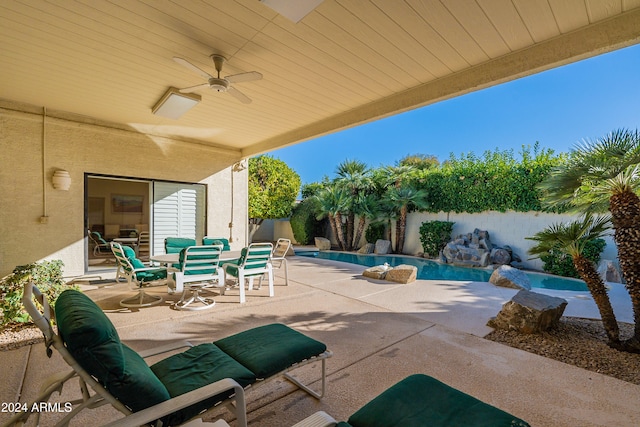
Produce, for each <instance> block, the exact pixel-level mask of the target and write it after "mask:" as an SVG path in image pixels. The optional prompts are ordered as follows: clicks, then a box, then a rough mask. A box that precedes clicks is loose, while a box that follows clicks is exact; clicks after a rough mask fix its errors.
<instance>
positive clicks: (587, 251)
mask: <svg viewBox="0 0 640 427" xmlns="http://www.w3.org/2000/svg"><path fill="white" fill-rule="evenodd" d="M606 245H607V243H606V242H605V241H604V239H593V240H589V241H588V242H587V243H586V244H585V246H584V251H583V252H582V253H583V255H584V257H585V258H587V259H588V260H590V261H591V262H593V263H594V264H595V265H598V263H599V262H600V255H601V254H602V251H603V250H604V247H605V246H606ZM540 260H541V261H542V262H543V263H544V264H543V266H542V269H543V270H544V271H546V272H547V273H551V274H555V275H556V276H564V277H575V278H577V279H579V278H580V275H579V274H578V272H577V271H576V269H575V267H574V266H573V259H572V258H571V256H570V255H567V254H566V253H564V252H560V251H558V250H551V251H549V254H548V255H544V256H541V257H540Z"/></svg>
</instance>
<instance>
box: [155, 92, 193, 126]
mask: <svg viewBox="0 0 640 427" xmlns="http://www.w3.org/2000/svg"><path fill="white" fill-rule="evenodd" d="M201 100H202V97H201V96H200V95H198V94H197V93H180V90H179V89H178V88H175V87H170V88H169V89H168V90H167V91H166V92H165V94H164V95H162V98H160V100H159V101H158V102H157V103H156V105H154V106H153V108H152V109H151V112H152V113H153V114H155V115H156V116H161V117H166V118H168V119H173V120H177V119H179V118H180V117H182V115H183V114H185V113H186V112H187V111H189V110H190V109H192V108H193V107H195V106H196V105H197V104H198V102H200V101H201Z"/></svg>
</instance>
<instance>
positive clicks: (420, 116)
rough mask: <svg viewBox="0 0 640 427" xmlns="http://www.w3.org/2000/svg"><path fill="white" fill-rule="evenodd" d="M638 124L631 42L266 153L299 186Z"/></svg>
mask: <svg viewBox="0 0 640 427" xmlns="http://www.w3.org/2000/svg"><path fill="white" fill-rule="evenodd" d="M619 128H629V129H636V128H640V46H638V45H636V46H632V47H629V48H625V49H622V50H618V51H615V52H611V53H608V54H605V55H600V56H597V57H595V58H590V59H586V60H584V61H580V62H577V63H574V64H570V65H566V66H564V67H561V68H556V69H553V70H549V71H545V72H543V73H539V74H535V75H533V76H529V77H525V78H521V79H519V80H515V81H512V82H509V83H505V84H502V85H499V86H495V87H491V88H488V89H484V90H482V91H478V92H473V93H470V94H468V95H464V96H461V97H457V98H454V99H450V100H447V101H443V102H439V103H437V104H433V105H429V106H426V107H423V108H420V109H416V110H413V111H410V112H406V113H403V114H399V115H396V116H393V117H388V118H386V119H382V120H378V121H376V122H372V123H369V124H366V125H362V126H358V127H355V128H352V129H348V130H344V131H341V132H336V133H333V134H331V135H326V136H323V137H320V138H317V139H313V140H310V141H306V142H302V143H299V144H296V145H293V146H290V147H286V148H282V149H280V150H276V151H272V152H271V153H269V154H270V155H272V156H273V157H276V158H279V159H281V160H283V161H284V162H286V163H287V164H288V165H289V166H290V167H291V168H292V169H293V170H295V171H296V172H297V173H298V174H299V175H300V178H301V179H302V183H303V184H308V183H311V182H316V181H320V180H322V177H323V176H325V175H326V176H329V177H330V178H333V177H334V176H335V170H336V167H337V166H338V164H339V163H340V162H342V161H344V160H346V159H350V160H354V159H355V160H360V161H362V162H365V163H367V164H368V165H369V166H371V167H379V166H381V165H394V164H395V163H396V162H397V161H398V160H400V159H401V158H403V157H404V156H406V155H407V154H417V153H420V154H427V155H432V156H436V157H437V158H438V159H439V160H440V161H441V162H442V161H444V160H446V159H448V158H449V156H450V154H451V153H453V154H454V155H456V156H460V155H461V154H463V153H469V152H473V153H475V154H477V155H482V154H483V153H484V152H485V151H487V150H495V149H496V148H498V149H500V150H505V149H513V150H514V153H515V154H517V153H519V152H520V150H521V147H522V146H523V145H531V146H533V144H534V143H535V142H536V141H539V142H540V145H541V147H542V148H550V149H553V150H554V151H555V152H556V153H559V152H568V151H569V150H570V149H571V147H573V146H574V144H575V143H577V142H579V141H580V140H582V139H596V138H600V137H602V136H605V135H606V134H607V133H609V132H611V131H613V130H615V129H619Z"/></svg>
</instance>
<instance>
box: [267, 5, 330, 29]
mask: <svg viewBox="0 0 640 427" xmlns="http://www.w3.org/2000/svg"><path fill="white" fill-rule="evenodd" d="M323 1H324V0H260V2H261V3H264V4H265V5H267V6H269V7H270V8H271V9H273V10H275V11H276V12H278V13H279V14H280V15H282V16H284V17H285V18H287V19H289V20H290V21H293V22H295V23H296V24H297V23H298V22H300V21H301V20H302V18H304V17H305V16H307V15H308V14H309V12H311V11H312V10H313V9H315V8H316V7H318V6H319V5H320V3H322V2H323Z"/></svg>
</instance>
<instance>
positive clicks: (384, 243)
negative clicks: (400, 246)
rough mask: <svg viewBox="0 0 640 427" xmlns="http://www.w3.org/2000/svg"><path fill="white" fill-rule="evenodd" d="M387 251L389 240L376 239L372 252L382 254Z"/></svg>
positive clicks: (389, 245) (388, 249)
mask: <svg viewBox="0 0 640 427" xmlns="http://www.w3.org/2000/svg"><path fill="white" fill-rule="evenodd" d="M389 252H391V241H389V240H382V239H378V240H376V245H375V249H374V253H376V254H379V255H384V254H388V253H389Z"/></svg>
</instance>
